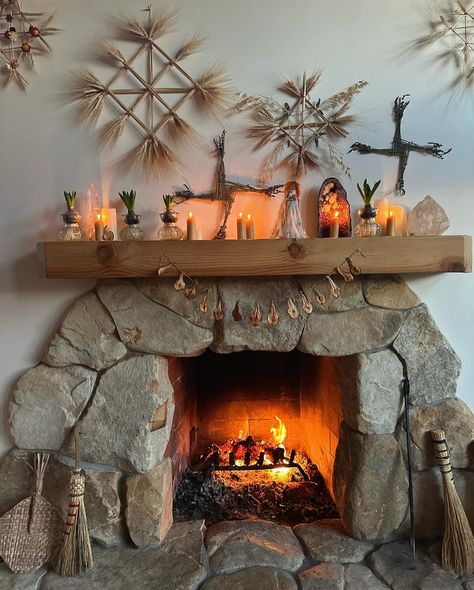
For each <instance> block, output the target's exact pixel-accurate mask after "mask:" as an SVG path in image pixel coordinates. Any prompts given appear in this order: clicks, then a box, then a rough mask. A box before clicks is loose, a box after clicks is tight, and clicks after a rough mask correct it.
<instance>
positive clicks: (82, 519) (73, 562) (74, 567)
mask: <svg viewBox="0 0 474 590" xmlns="http://www.w3.org/2000/svg"><path fill="white" fill-rule="evenodd" d="M74 446H75V463H74V470H73V473H72V476H71V481H70V484H69V506H68V511H67V519H66V525H65V528H64V532H63V542H62V546H61V548H60V551H59V553H58V555H57V559H56V563H55V567H54V570H55V571H56V573H58V574H59V575H60V576H78V575H79V574H82V573H83V572H85V571H86V570H88V569H90V568H91V567H92V566H93V559H92V550H91V542H90V538H89V529H88V527H87V515H86V509H85V506H84V493H85V489H86V479H85V477H84V473H83V472H82V471H81V439H80V436H79V427H78V426H76V427H75V428H74Z"/></svg>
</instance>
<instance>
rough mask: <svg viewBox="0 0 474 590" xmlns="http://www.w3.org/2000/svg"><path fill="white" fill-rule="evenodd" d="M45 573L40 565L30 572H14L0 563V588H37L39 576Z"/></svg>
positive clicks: (22, 589) (12, 589)
mask: <svg viewBox="0 0 474 590" xmlns="http://www.w3.org/2000/svg"><path fill="white" fill-rule="evenodd" d="M45 574H46V569H45V568H44V567H42V568H41V569H39V570H36V571H35V572H32V573H31V574H14V573H12V572H11V571H10V570H9V569H8V567H7V566H6V565H5V564H4V563H2V564H0V589H1V590H38V589H39V587H40V585H41V578H42V577H43V576H44V575H45Z"/></svg>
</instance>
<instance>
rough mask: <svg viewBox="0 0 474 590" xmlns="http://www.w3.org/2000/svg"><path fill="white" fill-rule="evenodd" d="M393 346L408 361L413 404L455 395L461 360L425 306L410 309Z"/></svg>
mask: <svg viewBox="0 0 474 590" xmlns="http://www.w3.org/2000/svg"><path fill="white" fill-rule="evenodd" d="M393 346H394V348H395V350H396V351H397V352H398V353H399V354H400V355H401V356H402V357H403V358H404V359H405V361H406V363H407V370H408V377H409V379H410V383H411V391H410V399H411V402H412V403H413V404H414V405H417V406H420V405H423V404H435V403H438V402H440V401H442V400H443V399H446V398H449V397H454V396H455V395H456V382H457V379H458V376H459V372H460V370H461V362H460V360H459V358H458V357H457V356H456V353H455V352H454V351H453V349H452V348H451V346H450V345H449V342H448V341H447V340H446V338H445V337H444V336H443V335H442V334H441V332H440V331H439V329H438V327H437V326H436V324H435V322H434V320H433V318H432V317H431V315H430V313H429V311H428V308H427V307H426V305H421V306H420V307H417V308H415V309H413V310H412V311H410V312H409V316H408V319H407V321H406V322H405V324H404V325H403V327H402V329H401V330H400V333H399V335H398V337H397V339H396V340H395V342H394V344H393Z"/></svg>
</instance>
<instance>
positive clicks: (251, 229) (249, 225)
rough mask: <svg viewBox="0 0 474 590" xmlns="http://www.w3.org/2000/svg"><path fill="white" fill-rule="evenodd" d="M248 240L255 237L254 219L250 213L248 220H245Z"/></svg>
mask: <svg viewBox="0 0 474 590" xmlns="http://www.w3.org/2000/svg"><path fill="white" fill-rule="evenodd" d="M245 228H246V234H247V240H254V239H255V227H254V225H253V219H252V216H251V215H250V213H249V214H248V215H247V221H246V222H245Z"/></svg>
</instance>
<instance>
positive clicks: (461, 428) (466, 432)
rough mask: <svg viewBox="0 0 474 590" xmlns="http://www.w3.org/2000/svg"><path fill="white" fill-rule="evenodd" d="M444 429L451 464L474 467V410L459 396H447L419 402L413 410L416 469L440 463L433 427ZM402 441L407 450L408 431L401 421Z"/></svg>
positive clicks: (400, 441)
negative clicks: (437, 400) (433, 401)
mask: <svg viewBox="0 0 474 590" xmlns="http://www.w3.org/2000/svg"><path fill="white" fill-rule="evenodd" d="M439 429H441V430H444V432H445V433H446V441H447V443H448V448H449V455H450V459H451V465H452V466H453V467H457V468H468V469H474V453H473V451H474V442H473V441H474V414H473V413H472V411H471V410H470V409H469V408H468V406H467V405H466V404H465V403H464V402H463V401H461V400H460V399H457V398H454V399H448V400H445V401H444V402H441V403H440V404H436V405H434V406H418V407H415V408H413V409H412V411H411V412H410V433H411V439H412V441H413V444H412V447H411V448H412V461H413V468H414V469H415V470H417V471H421V470H424V469H430V468H431V467H434V466H436V465H437V463H436V459H435V455H434V451H433V441H432V440H431V434H430V431H431V430H439ZM398 438H399V443H400V445H401V446H402V448H403V450H404V452H405V451H406V432H405V428H404V422H403V421H402V422H401V427H400V432H399V434H398Z"/></svg>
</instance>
